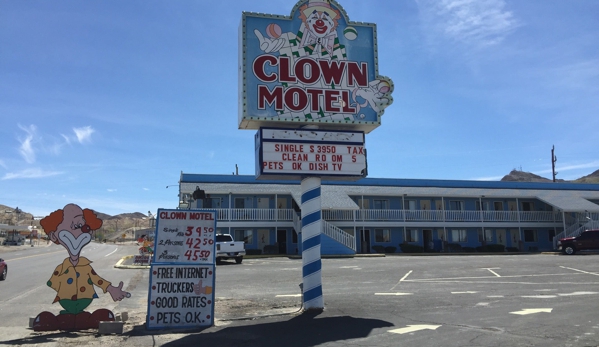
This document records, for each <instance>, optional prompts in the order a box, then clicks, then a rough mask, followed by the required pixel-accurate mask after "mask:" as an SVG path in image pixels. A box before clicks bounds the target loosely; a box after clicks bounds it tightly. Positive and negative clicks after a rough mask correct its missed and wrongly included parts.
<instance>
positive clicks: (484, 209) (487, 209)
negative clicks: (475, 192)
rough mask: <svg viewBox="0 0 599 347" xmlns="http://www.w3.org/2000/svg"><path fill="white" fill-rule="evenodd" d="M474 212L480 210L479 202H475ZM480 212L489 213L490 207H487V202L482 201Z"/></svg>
mask: <svg viewBox="0 0 599 347" xmlns="http://www.w3.org/2000/svg"><path fill="white" fill-rule="evenodd" d="M476 210H477V211H480V210H481V208H480V200H477V201H476ZM482 210H483V211H489V210H490V205H489V202H488V201H483V208H482Z"/></svg>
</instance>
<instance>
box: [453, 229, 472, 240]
mask: <svg viewBox="0 0 599 347" xmlns="http://www.w3.org/2000/svg"><path fill="white" fill-rule="evenodd" d="M451 239H452V240H453V242H468V235H467V233H466V230H462V229H457V230H452V231H451Z"/></svg>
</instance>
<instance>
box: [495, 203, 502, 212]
mask: <svg viewBox="0 0 599 347" xmlns="http://www.w3.org/2000/svg"><path fill="white" fill-rule="evenodd" d="M493 209H494V210H495V211H503V202H501V201H495V202H493Z"/></svg>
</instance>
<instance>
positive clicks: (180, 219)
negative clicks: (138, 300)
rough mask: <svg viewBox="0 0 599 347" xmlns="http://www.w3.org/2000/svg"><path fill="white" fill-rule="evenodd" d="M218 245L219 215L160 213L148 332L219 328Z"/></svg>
mask: <svg viewBox="0 0 599 347" xmlns="http://www.w3.org/2000/svg"><path fill="white" fill-rule="evenodd" d="M215 240H216V212H215V211H209V210H167V209H159V210H158V213H157V220H156V234H155V237H154V256H153V259H152V265H151V269H150V272H151V275H150V287H149V289H148V314H147V321H146V327H147V328H148V329H167V328H168V329H173V328H195V327H202V326H212V325H213V324H214V284H215V274H214V270H215V257H214V254H215V251H216V242H215Z"/></svg>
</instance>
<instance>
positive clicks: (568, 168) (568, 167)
mask: <svg viewBox="0 0 599 347" xmlns="http://www.w3.org/2000/svg"><path fill="white" fill-rule="evenodd" d="M597 167H599V161H593V162H590V163H586V164H566V165H564V166H560V165H556V167H555V171H557V172H564V171H572V170H580V169H595V168H597ZM552 172H553V171H552V170H542V171H537V174H545V173H552Z"/></svg>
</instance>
